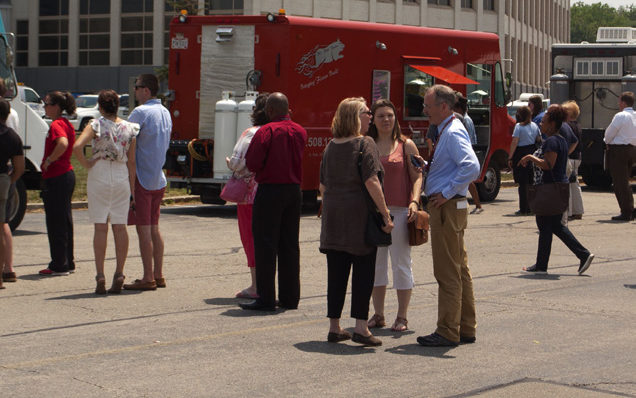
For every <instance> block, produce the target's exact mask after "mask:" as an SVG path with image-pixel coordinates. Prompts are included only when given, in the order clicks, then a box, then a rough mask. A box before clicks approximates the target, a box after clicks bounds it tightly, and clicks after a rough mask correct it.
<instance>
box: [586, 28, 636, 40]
mask: <svg viewBox="0 0 636 398" xmlns="http://www.w3.org/2000/svg"><path fill="white" fill-rule="evenodd" d="M635 39H636V28H629V27H600V28H598V31H597V32H596V42H597V43H629V42H630V41H632V40H635Z"/></svg>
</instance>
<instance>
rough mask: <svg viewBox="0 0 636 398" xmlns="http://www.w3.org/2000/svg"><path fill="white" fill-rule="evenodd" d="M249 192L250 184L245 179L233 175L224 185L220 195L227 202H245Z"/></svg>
mask: <svg viewBox="0 0 636 398" xmlns="http://www.w3.org/2000/svg"><path fill="white" fill-rule="evenodd" d="M249 192H250V184H249V183H248V182H247V181H245V179H243V178H235V177H234V176H232V177H230V179H229V180H228V182H227V184H225V186H224V187H223V190H222V191H221V195H220V197H221V199H223V200H224V201H226V202H234V203H244V202H245V200H246V198H247V195H248V193H249Z"/></svg>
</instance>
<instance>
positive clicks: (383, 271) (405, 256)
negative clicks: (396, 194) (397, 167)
mask: <svg viewBox="0 0 636 398" xmlns="http://www.w3.org/2000/svg"><path fill="white" fill-rule="evenodd" d="M389 211H390V212H391V214H392V215H393V217H395V218H394V220H393V225H394V227H393V230H392V231H391V240H392V242H393V243H392V244H391V246H388V247H378V252H377V256H376V260H375V282H374V284H373V286H387V285H388V284H389V269H388V268H389V254H390V255H391V268H392V269H393V287H394V288H395V289H398V290H405V289H412V288H413V286H415V282H414V280H413V269H412V268H411V266H412V262H411V246H409V230H408V227H407V223H408V215H409V209H408V208H407V207H393V206H390V207H389Z"/></svg>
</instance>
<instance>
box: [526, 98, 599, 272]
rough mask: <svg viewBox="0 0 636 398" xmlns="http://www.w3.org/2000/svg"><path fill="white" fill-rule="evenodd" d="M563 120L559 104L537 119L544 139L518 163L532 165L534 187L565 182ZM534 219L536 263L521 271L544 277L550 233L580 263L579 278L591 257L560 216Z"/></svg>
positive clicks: (564, 115) (551, 106) (562, 110)
mask: <svg viewBox="0 0 636 398" xmlns="http://www.w3.org/2000/svg"><path fill="white" fill-rule="evenodd" d="M565 119H566V113H565V110H564V109H563V107H562V106H561V105H550V107H549V108H548V110H547V111H546V113H545V115H544V116H543V119H542V120H541V132H542V133H543V134H545V135H546V136H547V137H548V138H547V139H546V140H545V141H544V142H543V145H542V146H541V148H540V149H538V150H537V152H535V153H534V154H533V155H526V156H524V157H523V158H521V160H520V161H519V164H520V165H521V166H526V165H527V164H528V163H530V162H532V163H533V165H534V168H535V173H534V185H540V184H547V183H552V182H567V181H568V178H567V176H566V174H565V169H566V164H567V159H568V144H567V142H566V140H565V138H563V137H562V136H561V135H559V129H560V127H561V124H563V122H564V121H565ZM536 218H537V227H538V228H539V248H538V250H537V262H536V263H535V264H534V265H532V266H530V267H524V268H523V270H524V271H525V272H529V273H534V274H547V271H548V261H549V259H550V250H551V248H552V234H554V235H556V236H557V237H559V239H561V241H562V242H563V243H564V244H565V245H566V246H567V247H568V249H570V250H571V251H572V253H574V254H575V255H576V257H578V259H579V260H580V265H579V270H578V272H579V275H581V274H583V273H584V272H585V271H586V270H587V269H588V268H589V267H590V264H591V263H592V260H593V259H594V255H593V254H592V253H590V251H589V250H587V249H586V248H585V247H583V245H581V243H579V241H578V240H577V239H576V238H575V237H574V235H572V232H570V230H569V229H568V227H567V226H566V225H563V224H562V223H561V218H562V214H557V215H554V216H536Z"/></svg>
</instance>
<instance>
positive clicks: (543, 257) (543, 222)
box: [536, 214, 590, 271]
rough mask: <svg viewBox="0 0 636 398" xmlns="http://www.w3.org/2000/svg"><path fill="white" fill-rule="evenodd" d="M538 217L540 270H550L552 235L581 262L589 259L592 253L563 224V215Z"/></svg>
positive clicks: (538, 258) (538, 265) (538, 262)
mask: <svg viewBox="0 0 636 398" xmlns="http://www.w3.org/2000/svg"><path fill="white" fill-rule="evenodd" d="M536 217H537V227H539V249H538V251H537V263H536V264H537V269H538V270H541V271H547V270H548V260H550V251H551V250H552V234H554V235H556V236H557V237H558V238H559V239H561V241H562V242H563V243H564V244H565V245H566V246H567V247H568V249H570V250H571V251H572V253H574V254H575V255H576V257H578V259H579V260H585V259H587V257H588V256H589V255H590V251H589V250H587V249H586V248H585V247H583V245H582V244H581V243H580V242H579V241H578V240H576V238H575V237H574V235H572V232H570V230H569V229H568V227H567V226H565V225H563V224H561V217H562V215H561V214H557V215H556V216H536Z"/></svg>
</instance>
